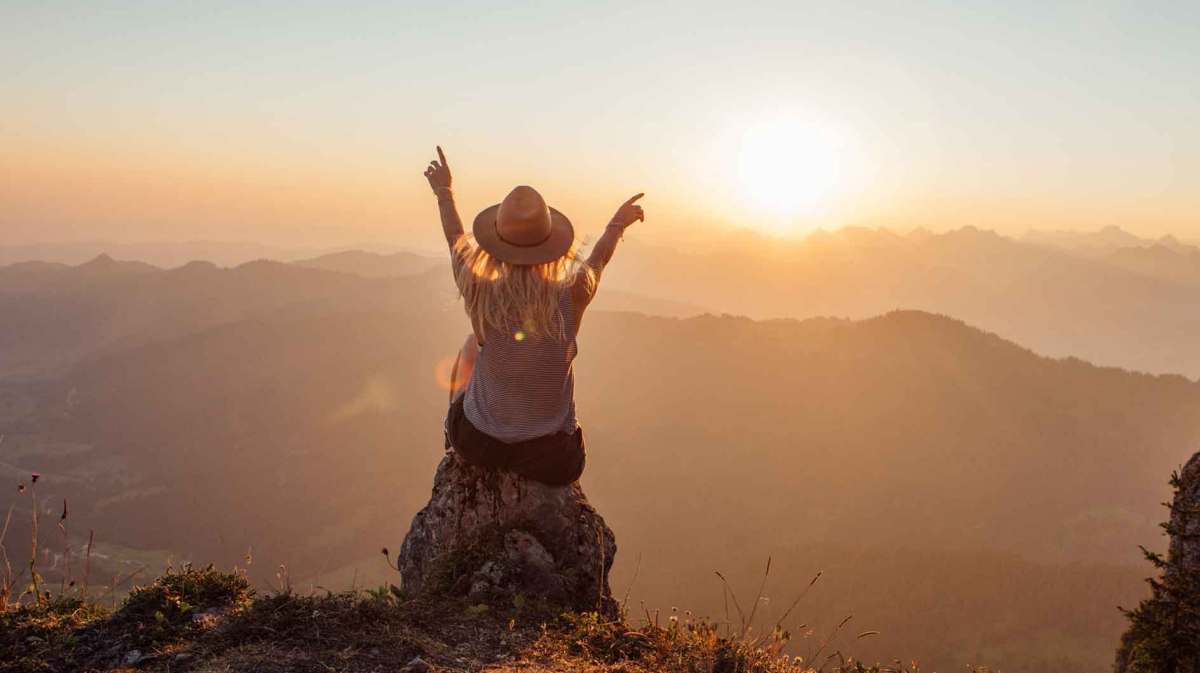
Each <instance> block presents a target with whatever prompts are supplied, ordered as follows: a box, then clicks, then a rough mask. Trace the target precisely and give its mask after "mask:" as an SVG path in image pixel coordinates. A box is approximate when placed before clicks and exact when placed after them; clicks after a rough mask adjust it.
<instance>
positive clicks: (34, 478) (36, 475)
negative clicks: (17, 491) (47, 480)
mask: <svg viewBox="0 0 1200 673" xmlns="http://www.w3.org/2000/svg"><path fill="white" fill-rule="evenodd" d="M41 478H42V473H41V472H34V473H33V475H32V476H30V477H29V481H31V482H33V483H35V484H36V483H37V480H38V479H41Z"/></svg>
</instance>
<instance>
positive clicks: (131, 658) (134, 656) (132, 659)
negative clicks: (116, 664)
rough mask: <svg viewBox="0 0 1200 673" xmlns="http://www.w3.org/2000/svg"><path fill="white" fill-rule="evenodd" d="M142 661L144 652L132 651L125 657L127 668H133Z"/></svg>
mask: <svg viewBox="0 0 1200 673" xmlns="http://www.w3.org/2000/svg"><path fill="white" fill-rule="evenodd" d="M141 660H142V651H141V650H130V651H129V652H128V653H127V654H126V655H125V659H124V661H125V665H126V666H132V665H134V664H136V663H137V662H139V661H141Z"/></svg>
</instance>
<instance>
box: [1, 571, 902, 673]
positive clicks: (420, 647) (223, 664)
mask: <svg viewBox="0 0 1200 673" xmlns="http://www.w3.org/2000/svg"><path fill="white" fill-rule="evenodd" d="M730 628H735V629H740V630H743V631H749V630H750V629H748V628H745V627H742V626H741V625H729V624H714V623H711V622H709V621H707V620H699V621H693V620H692V618H691V615H690V614H688V613H686V612H685V613H683V614H682V615H681V614H679V613H678V611H673V613H672V614H671V615H670V616H669V617H668V618H667V619H666V621H665V623H664V624H658V623H655V622H653V621H650V619H649V618H647V619H646V620H645V621H644V622H643V623H642V624H640V625H636V626H635V625H633V624H630V623H629V622H628V620H626V619H620V620H606V619H604V618H602V617H601V616H599V615H598V614H596V613H574V612H563V613H559V614H557V615H555V616H549V617H548V616H547V614H546V613H545V612H544V610H541V609H539V610H531V609H526V608H524V607H522V606H520V605H517V604H516V602H514V601H505V602H499V603H492V604H472V603H469V602H467V601H465V600H462V599H453V598H445V597H443V598H435V597H431V596H407V595H405V594H404V593H403V592H401V591H399V590H398V589H396V588H395V587H381V588H378V589H375V590H371V591H355V592H343V593H328V592H327V593H325V594H323V595H309V596H301V595H296V594H294V593H292V592H290V591H283V592H280V593H274V594H269V595H262V596H256V595H255V594H254V593H253V591H252V590H251V589H250V587H249V586H248V584H247V583H246V581H245V578H244V577H243V576H242V575H240V574H238V573H223V572H219V571H216V570H214V569H213V568H211V567H207V568H200V569H197V568H192V567H184V568H182V569H180V570H171V571H169V572H167V573H166V574H165V575H163V576H162V577H159V578H158V579H156V580H155V581H154V582H153V583H152V584H151V585H149V586H146V587H139V588H136V589H135V590H134V591H132V592H131V593H130V595H129V596H128V597H127V598H126V600H125V601H124V603H123V604H122V605H121V606H120V607H119V608H118V609H116V610H110V609H107V608H104V607H101V606H100V605H99V604H97V603H95V602H91V601H88V600H84V599H82V598H79V597H71V598H57V599H51V600H46V601H40V602H37V603H29V604H25V605H22V606H19V607H17V608H14V609H11V610H9V611H6V612H4V613H0V671H2V672H4V673H43V672H48V671H72V670H80V671H124V670H129V669H136V670H145V671H161V672H163V673H166V672H168V671H171V672H178V671H212V672H217V671H222V672H231V671H255V672H260V673H283V672H284V671H288V672H297V673H308V672H312V673H317V672H321V673H326V672H328V671H346V672H349V673H359V672H362V673H366V672H368V671H396V670H400V669H401V668H402V667H403V666H404V665H405V664H406V663H408V662H410V661H412V660H413V659H414V658H415V657H421V658H422V659H423V660H424V661H426V662H428V663H429V664H430V665H431V666H433V669H432V670H435V671H445V672H465V671H496V672H503V671H518V670H520V671H530V672H534V673H538V672H541V673H551V672H555V673H557V672H566V671H590V672H594V673H650V672H651V671H681V672H688V673H693V672H694V673H802V672H808V671H813V670H825V671H829V672H830V673H839V672H840V673H867V672H880V671H905V670H906V669H904V668H903V667H895V668H880V667H867V666H863V665H861V664H859V663H857V662H853V661H847V660H845V659H842V658H840V655H839V656H838V657H837V658H834V657H828V656H825V655H822V659H823V661H821V662H817V661H812V662H809V661H805V660H804V659H801V658H798V657H789V656H787V655H785V654H783V647H784V645H785V644H786V643H787V641H788V638H789V635H788V634H787V633H786V632H784V631H781V630H779V629H776V630H774V631H773V632H772V633H771V634H770V635H769V636H766V637H748V636H747V637H740V638H739V637H730V636H728V635H726V634H724V633H723V631H728V630H729V629H730ZM914 670H915V669H914Z"/></svg>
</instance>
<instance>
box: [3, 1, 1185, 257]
mask: <svg viewBox="0 0 1200 673" xmlns="http://www.w3.org/2000/svg"><path fill="white" fill-rule="evenodd" d="M0 25H3V26H4V28H3V29H2V30H3V39H0V59H2V60H3V62H4V63H5V64H6V67H5V68H4V69H3V71H2V72H0V100H2V101H3V106H4V121H3V124H2V125H0V172H2V174H3V176H4V179H3V180H2V181H0V229H2V230H3V232H4V233H3V235H4V242H5V243H9V244H15V243H31V242H46V241H78V240H86V239H104V240H111V241H122V242H131V241H146V240H181V239H182V240H194V239H206V240H228V239H237V240H253V241H257V242H261V243H269V244H275V245H292V246H339V245H349V244H351V243H358V242H361V241H372V242H378V243H386V244H392V245H407V246H416V247H425V246H429V245H433V244H435V243H436V242H437V240H438V239H437V237H438V232H437V228H436V220H435V214H434V212H433V209H432V207H431V204H430V199H429V198H428V195H427V187H426V186H425V185H424V184H423V180H422V179H421V178H420V169H421V167H422V165H423V164H424V162H425V161H426V160H427V159H428V155H429V153H430V151H431V149H432V145H433V144H434V143H435V142H436V143H441V144H442V145H443V146H445V147H446V148H447V149H448V151H449V152H450V156H451V158H452V161H455V160H456V163H455V168H456V175H457V180H458V183H459V192H460V200H461V202H462V205H463V209H464V210H465V211H474V210H475V209H477V208H480V207H483V206H485V205H487V204H490V203H492V202H495V201H496V200H498V198H499V197H500V196H501V195H502V194H503V193H504V191H505V190H506V189H507V188H509V187H510V186H511V185H513V184H515V183H530V184H534V185H537V186H538V187H539V188H540V189H542V190H543V191H544V192H545V193H546V194H548V195H549V196H550V197H551V198H552V200H553V201H554V202H555V203H557V204H559V206H560V208H561V209H563V210H564V211H566V212H568V213H569V214H571V215H572V217H573V218H574V219H575V220H576V221H577V223H578V224H579V227H580V229H581V230H583V231H584V233H588V232H594V231H596V230H597V229H598V228H599V227H600V226H602V224H603V221H604V218H606V217H607V216H608V215H609V211H610V210H611V209H612V208H613V207H614V206H615V205H616V204H618V203H620V201H621V200H623V199H624V198H625V197H626V196H627V195H628V194H629V193H632V192H634V191H645V192H647V194H648V195H649V196H648V197H647V199H646V206H647V209H648V212H650V213H651V216H652V223H653V226H648V227H645V228H644V231H642V232H639V236H640V237H642V238H644V239H646V240H652V241H653V240H656V239H657V240H658V241H661V242H672V241H678V242H679V244H680V245H687V244H688V243H689V242H691V241H697V240H700V239H703V238H704V237H705V236H704V235H705V234H707V233H713V232H715V231H718V230H719V229H720V228H725V227H752V228H756V229H759V230H762V231H767V232H772V233H780V234H784V235H803V234H806V233H808V232H810V231H812V230H813V229H815V228H817V227H823V228H826V229H830V228H836V227H839V226H843V225H846V224H860V225H869V226H878V225H883V226H889V227H892V228H896V229H902V230H906V229H911V228H915V227H918V226H923V227H927V228H931V229H933V230H944V229H952V228H957V227H961V226H965V225H975V226H980V227H983V228H990V229H997V230H999V231H1001V232H1006V233H1021V232H1023V231H1025V230H1026V229H1028V228H1033V227H1039V228H1046V227H1048V228H1054V229H1096V228H1100V227H1102V226H1106V225H1120V226H1122V227H1124V228H1126V229H1127V230H1130V231H1132V232H1134V233H1138V234H1141V235H1145V236H1153V237H1158V236H1161V235H1164V234H1174V235H1176V236H1185V237H1186V236H1195V235H1197V234H1198V233H1200V231H1198V230H1200V224H1197V221H1196V218H1195V213H1196V212H1197V206H1198V205H1200V184H1198V181H1200V179H1198V178H1197V177H1196V176H1198V175H1200V128H1198V127H1197V126H1196V125H1195V124H1193V123H1189V120H1194V119H1197V118H1200V89H1198V88H1197V87H1195V86H1190V85H1189V84H1190V83H1194V82H1195V81H1197V75H1198V73H1200V48H1197V47H1196V45H1197V44H1200V34H1198V29H1197V26H1200V9H1198V8H1197V6H1196V5H1195V4H1192V3H1156V4H1155V5H1154V7H1153V8H1147V7H1145V6H1139V5H1134V4H1131V3H1113V2H1104V3H1054V6H1050V5H1048V4H1046V3H1032V2H1019V3H1005V4H1003V5H1000V4H993V5H988V6H980V5H979V4H971V5H970V6H967V5H962V4H958V3H948V2H947V3H925V4H923V5H922V6H921V7H914V6H910V5H908V4H901V3H875V4H873V5H870V6H866V5H860V6H858V7H849V6H844V5H842V6H837V7H830V6H827V5H819V4H815V3H793V2H774V3H762V4H758V5H755V6H752V7H751V6H746V5H744V4H741V3H712V4H705V5H704V6H703V7H696V6H694V5H692V6H689V7H686V8H685V7H683V6H679V5H672V4H669V3H639V4H637V5H633V4H625V5H623V6H615V5H613V4H611V3H603V4H592V5H586V6H585V5H579V6H573V7H568V6H565V5H562V4H534V3H518V4H513V3H509V4H506V5H505V6H504V7H503V8H498V7H496V6H494V5H491V4H488V3H462V4H458V5H454V6H448V5H425V6H421V5H400V4H385V3H379V4H377V5H371V6H360V7H357V8H355V9H344V8H341V7H336V8H335V7H334V6H333V5H324V6H322V5H319V4H316V3H254V4H245V3H224V4H217V3H204V4H202V5H190V6H186V7H185V6H182V5H179V4H177V3H114V2H88V3H82V2H63V3H52V4H51V3H36V4H35V3H24V4H20V3H5V4H4V6H3V7H0ZM764 127H766V128H768V129H776V130H775V131H772V133H775V134H776V135H779V136H780V143H779V145H778V146H779V148H781V149H780V152H777V153H772V152H771V151H766V152H765V153H760V154H759V155H757V156H754V155H752V156H750V157H747V156H746V155H745V151H744V150H745V147H744V142H743V141H746V142H749V143H750V144H751V145H756V144H757V145H758V146H761V145H764V144H765V145H766V146H768V147H770V145H771V143H770V142H765V143H764V142H763V141H762V139H761V138H760V137H758V136H755V133H758V131H756V129H762V128H764ZM778 129H782V130H778ZM747 159H749V160H750V161H751V162H752V163H758V164H765V168H764V166H762V165H760V166H758V167H757V168H753V169H751V170H746V167H745V163H746V161H747ZM831 176H834V177H831ZM764 184H766V185H767V189H766V191H767V193H766V194H765V195H764V194H763V191H764V188H763V185H764ZM789 185H795V187H794V188H793V189H792V192H791V193H792V194H793V196H787V195H786V194H785V195H783V196H781V195H780V194H781V193H784V192H788V191H789V189H788V188H789Z"/></svg>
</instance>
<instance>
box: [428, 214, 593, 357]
mask: <svg viewBox="0 0 1200 673" xmlns="http://www.w3.org/2000/svg"><path fill="white" fill-rule="evenodd" d="M452 254H454V255H455V256H456V257H458V259H459V260H460V261H461V263H460V264H457V265H456V266H455V268H456V272H455V276H454V280H455V283H456V284H457V285H458V294H459V296H461V297H462V299H463V305H464V307H465V308H466V310H467V315H468V316H470V317H471V320H472V323H473V324H478V325H479V326H480V327H481V328H482V327H490V328H492V329H493V330H496V331H498V332H501V333H506V332H510V331H513V330H514V329H515V330H518V331H520V332H522V333H524V334H530V335H535V334H536V335H552V336H553V337H555V338H559V339H562V338H565V336H566V325H565V324H563V316H562V313H561V312H560V311H559V300H560V299H561V298H562V293H563V292H565V291H567V289H568V288H569V287H570V286H571V285H572V284H573V283H575V282H576V281H577V280H580V281H582V282H583V283H586V287H587V293H588V294H589V295H590V294H591V293H592V291H593V290H594V289H595V283H596V274H595V272H594V271H593V270H592V269H591V267H589V266H588V264H587V262H586V261H584V260H583V258H582V257H580V256H579V253H578V251H577V249H576V247H575V246H572V247H571V249H570V250H568V251H567V253H566V254H565V255H563V256H562V257H559V258H558V259H556V260H554V261H552V262H546V263H544V264H532V265H526V264H510V263H508V262H504V261H501V260H498V259H496V258H495V257H493V256H492V255H490V254H488V252H487V251H486V250H484V249H483V248H482V247H480V246H479V245H478V244H476V243H475V242H474V241H473V240H471V238H470V237H468V236H462V237H461V238H459V239H458V242H457V243H455V245H454V250H453V253H452ZM579 274H583V278H581V279H580V278H579Z"/></svg>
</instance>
